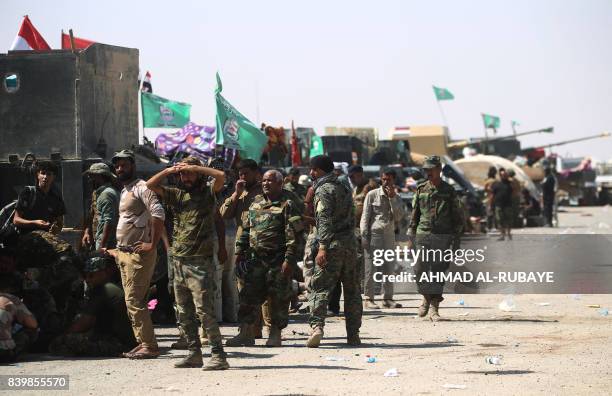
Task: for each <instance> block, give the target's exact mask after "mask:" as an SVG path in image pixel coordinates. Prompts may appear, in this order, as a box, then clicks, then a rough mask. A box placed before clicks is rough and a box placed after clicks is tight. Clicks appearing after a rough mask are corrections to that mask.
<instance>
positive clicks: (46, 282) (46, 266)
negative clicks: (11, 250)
mask: <svg viewBox="0 0 612 396" xmlns="http://www.w3.org/2000/svg"><path fill="white" fill-rule="evenodd" d="M15 257H16V263H17V268H18V269H19V270H20V271H28V273H29V277H30V279H31V280H33V281H34V282H33V283H32V285H30V286H29V288H30V289H44V290H45V291H48V293H50V294H51V295H52V296H53V299H54V304H53V305H54V306H56V307H57V311H58V312H59V314H60V315H64V314H65V313H66V311H67V308H68V306H69V305H70V304H71V299H72V298H73V296H72V289H73V287H74V286H75V284H76V283H79V280H80V271H81V269H82V262H81V260H79V258H78V257H77V255H76V254H75V253H74V251H73V249H72V246H71V245H70V244H69V243H68V242H66V241H65V240H63V239H61V238H60V237H58V236H56V235H54V234H52V233H51V232H48V231H42V230H36V231H31V232H29V233H27V234H23V235H20V236H19V238H18V243H17V245H16V250H15ZM30 307H31V308H32V309H35V308H34V307H32V306H30ZM66 319H71V318H66Z"/></svg>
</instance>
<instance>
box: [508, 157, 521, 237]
mask: <svg viewBox="0 0 612 396" xmlns="http://www.w3.org/2000/svg"><path fill="white" fill-rule="evenodd" d="M508 180H510V184H511V185H512V227H516V225H517V224H519V214H520V208H521V190H522V189H523V186H522V185H521V182H520V181H519V180H518V179H517V177H516V172H514V169H510V170H508Z"/></svg>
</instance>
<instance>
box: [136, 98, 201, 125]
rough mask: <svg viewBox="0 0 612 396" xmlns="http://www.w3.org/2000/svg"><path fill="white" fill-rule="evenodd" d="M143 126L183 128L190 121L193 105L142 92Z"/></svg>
mask: <svg viewBox="0 0 612 396" xmlns="http://www.w3.org/2000/svg"><path fill="white" fill-rule="evenodd" d="M140 95H141V96H140V98H141V101H140V103H141V106H142V126H143V128H174V129H178V128H182V127H184V126H185V124H187V123H188V122H189V113H190V112H191V105H190V104H188V103H181V102H174V101H172V100H168V99H166V98H162V97H161V96H157V95H153V94H152V93H148V92H141V94H140Z"/></svg>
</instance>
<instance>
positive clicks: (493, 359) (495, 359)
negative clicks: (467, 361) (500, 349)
mask: <svg viewBox="0 0 612 396" xmlns="http://www.w3.org/2000/svg"><path fill="white" fill-rule="evenodd" d="M485 362H487V363H489V364H494V365H496V366H499V365H500V364H502V358H501V357H500V356H487V357H486V358H485Z"/></svg>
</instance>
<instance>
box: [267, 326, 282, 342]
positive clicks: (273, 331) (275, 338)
mask: <svg viewBox="0 0 612 396" xmlns="http://www.w3.org/2000/svg"><path fill="white" fill-rule="evenodd" d="M282 343H283V341H282V339H281V329H279V328H278V327H276V326H274V325H272V326H270V335H269V336H268V341H266V346H268V347H279V346H281V345H282Z"/></svg>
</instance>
